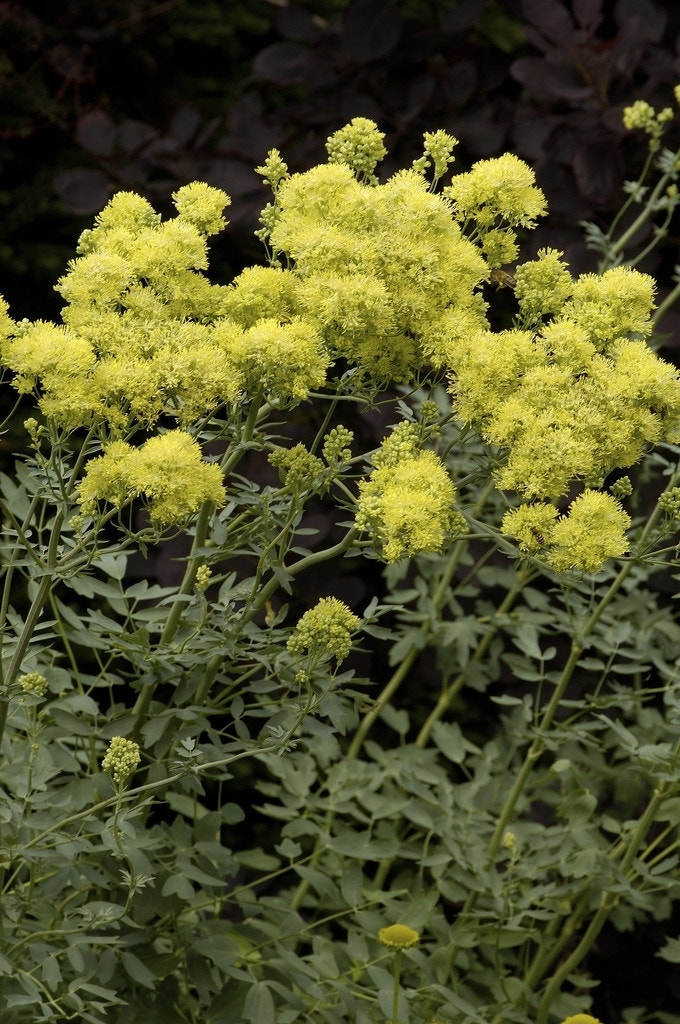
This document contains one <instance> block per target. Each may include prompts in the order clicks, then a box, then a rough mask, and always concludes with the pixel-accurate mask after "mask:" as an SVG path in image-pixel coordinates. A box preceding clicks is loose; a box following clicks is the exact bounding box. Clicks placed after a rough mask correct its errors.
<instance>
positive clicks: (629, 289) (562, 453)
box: [451, 257, 680, 500]
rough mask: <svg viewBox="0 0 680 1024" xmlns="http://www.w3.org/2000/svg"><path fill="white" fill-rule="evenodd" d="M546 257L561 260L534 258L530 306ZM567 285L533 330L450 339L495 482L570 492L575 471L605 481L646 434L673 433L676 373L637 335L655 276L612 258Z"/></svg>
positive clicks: (677, 417)
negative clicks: (613, 264)
mask: <svg viewBox="0 0 680 1024" xmlns="http://www.w3.org/2000/svg"><path fill="white" fill-rule="evenodd" d="M542 268H545V270H546V274H547V278H548V280H549V281H550V282H554V281H555V275H556V270H557V271H559V267H558V266H556V264H555V262H554V260H548V259H546V258H545V257H544V258H542V259H541V260H539V261H537V262H536V263H535V264H534V266H533V268H532V273H531V275H530V278H529V279H527V278H526V277H525V278H524V283H525V285H527V288H526V289H525V292H524V295H525V296H528V298H526V302H527V308H528V309H530V310H536V309H537V308H538V305H539V303H538V302H535V301H534V300H533V299H532V298H531V296H532V295H534V296H535V295H537V294H538V293H539V292H540V289H541V283H540V272H541V269H542ZM520 269H521V268H520ZM518 273H519V271H518ZM520 280H522V277H521V275H520ZM562 297H563V302H562V306H561V308H560V309H559V311H558V312H557V314H556V315H555V316H554V318H553V319H552V320H550V321H549V322H548V323H545V324H543V325H541V326H539V327H538V330H537V331H533V330H510V331H502V332H499V333H496V334H492V333H491V332H484V333H478V334H476V335H474V336H472V337H470V338H469V339H468V340H467V341H464V342H458V343H457V344H456V345H455V346H453V348H452V362H451V366H452V388H453V392H454V396H455V404H456V407H457V410H458V413H459V415H460V417H461V418H462V419H463V420H464V421H465V422H467V423H470V424H471V425H473V426H474V427H475V428H476V429H477V430H478V431H479V432H480V434H481V435H482V436H483V437H484V439H485V440H486V441H487V442H489V443H490V444H492V445H494V446H496V447H497V449H498V451H499V456H500V468H499V470H498V472H497V474H496V478H497V482H498V484H499V486H500V487H502V488H505V489H508V490H516V491H518V492H519V493H520V494H521V495H523V496H524V497H526V498H529V499H531V500H535V499H542V498H557V497H559V496H562V495H565V494H566V493H567V492H568V490H569V487H570V485H571V483H572V482H573V481H574V480H575V479H581V480H584V481H585V482H586V484H587V485H589V486H591V487H600V486H601V485H602V482H603V480H604V478H605V477H606V476H607V475H608V474H609V473H610V472H611V471H612V470H613V469H615V468H617V467H627V466H630V465H633V464H634V463H635V462H636V461H638V459H639V458H640V457H641V455H642V453H643V451H644V449H645V448H646V447H647V446H648V445H649V444H656V443H658V442H660V441H675V440H677V439H678V437H680V380H679V378H678V373H677V371H676V370H675V369H674V368H673V367H672V366H670V365H669V364H668V363H666V362H664V361H663V360H662V359H660V358H659V357H658V356H656V355H655V354H654V352H652V350H651V349H650V348H649V347H648V345H647V344H646V342H645V341H644V335H646V334H648V333H649V332H650V330H651V318H650V312H651V308H652V303H653V281H652V279H651V278H650V277H648V276H647V275H646V274H641V273H639V272H638V271H635V270H630V269H628V268H625V267H617V268H615V269H613V270H609V271H607V272H606V273H605V274H603V275H602V276H597V275H595V274H586V275H583V276H582V277H580V278H579V279H578V280H576V281H574V282H573V284H572V286H571V293H570V294H569V295H568V296H567V289H566V287H564V288H563V290H562Z"/></svg>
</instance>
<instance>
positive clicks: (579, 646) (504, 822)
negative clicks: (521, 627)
mask: <svg viewBox="0 0 680 1024" xmlns="http://www.w3.org/2000/svg"><path fill="white" fill-rule="evenodd" d="M679 477H680V468H678V469H676V470H675V472H674V473H673V475H672V477H671V478H670V480H669V482H668V484H667V485H666V488H665V489H666V490H669V489H670V488H671V487H674V486H675V485H676V482H677V480H678V478H679ZM660 514H661V508H660V507H659V505H658V504H657V506H656V508H655V509H654V510H653V511H652V513H651V515H650V516H649V519H648V520H647V523H646V524H645V527H644V529H643V531H642V533H641V535H640V538H639V544H640V545H642V544H644V541H645V539H646V537H647V536H648V534H649V533H650V532H651V531H652V529H653V527H654V525H655V523H656V520H657V519H658V517H659V516H660ZM634 564H635V563H634V561H633V560H632V559H631V560H630V561H628V562H625V563H624V565H622V566H621V569H620V570H619V572H618V574H617V575H616V577H615V579H614V580H612V583H611V584H610V586H609V588H608V590H607V592H606V593H605V595H604V596H603V598H602V600H601V601H600V603H599V604H598V606H597V608H596V609H595V610H594V611H593V613H592V614H591V616H590V618H589V619H588V620H587V622H586V623H585V625H584V627H583V629H582V631H581V633H580V634H579V636H578V637H575V638H574V639H573V640H572V644H571V650H570V654H569V658H568V660H567V663H566V665H565V666H564V668H563V670H562V673H561V675H560V678H559V680H558V682H557V684H556V686H555V689H554V690H553V694H552V697H551V698H550V701H549V702H548V705H547V707H546V709H545V711H544V712H543V716H542V718H541V721H540V724H539V726H538V735H537V736H536V738H535V739H534V740H533V742H532V743H531V745H530V747H529V749H528V751H527V753H526V756H525V758H524V763H523V764H522V767H521V768H520V771H519V774H518V775H517V778H516V779H515V782H514V783H513V786H512V788H511V790H510V793H509V794H508V796H507V799H506V801H505V803H504V805H503V807H502V809H501V812H500V815H499V818H498V822H497V824H496V828H495V830H494V833H493V835H492V837H491V841H490V843H489V848H488V851H487V865H491V864H492V863H493V860H494V858H495V856H496V854H497V853H498V850H499V847H500V845H501V842H502V839H503V835H504V834H505V831H506V828H507V826H508V823H509V821H510V818H511V817H512V815H513V814H514V811H515V807H516V806H517V802H518V800H519V799H520V797H521V795H522V792H523V791H524V787H525V785H526V782H527V779H528V778H529V775H530V774H531V770H532V768H533V766H534V764H535V762H536V760H537V759H538V758H539V757H540V755H541V753H542V751H543V738H542V734H545V733H546V732H547V731H548V729H549V728H550V727H551V725H552V722H553V719H554V717H555V714H556V713H557V710H558V708H559V705H560V702H561V700H562V697H563V696H564V693H565V691H566V688H567V686H568V684H569V682H570V680H571V677H572V675H573V673H574V670H575V669H576V666H577V664H578V661H579V658H580V655H581V652H582V650H583V640H584V639H585V638H586V637H588V636H589V635H590V633H592V631H593V629H594V628H595V626H596V625H597V623H598V622H599V620H600V618H601V617H602V615H603V614H604V612H605V610H606V608H607V607H608V606H609V604H610V603H611V601H612V600H613V599H614V597H615V596H616V594H617V593H618V591H619V590H620V588H621V586H622V584H623V582H624V580H625V579H626V577H627V576H628V574H629V572H630V571H631V569H632V567H633V565H634ZM478 898H479V893H476V892H472V893H470V895H469V896H468V898H467V900H466V901H465V904H464V905H463V908H462V910H461V917H466V916H468V915H470V914H471V913H472V912H473V910H474V908H475V906H476V904H477V900H478ZM453 955H455V946H454V947H453Z"/></svg>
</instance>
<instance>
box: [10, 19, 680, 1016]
mask: <svg viewBox="0 0 680 1024" xmlns="http://www.w3.org/2000/svg"><path fill="white" fill-rule="evenodd" d="M679 52H680V5H677V4H668V3H661V2H654V0H618V2H617V3H613V4H612V3H605V2H603V0H571V2H569V0H564V2H560V0H508V2H502V0H404V2H397V0H316V2H315V0H297V2H295V0H249V2H247V3H246V2H238V0H98V2H97V3H84V2H82V0H62V2H60V3H59V4H55V3H54V0H25V2H13V0H4V2H0V111H1V116H0V182H1V184H0V281H1V285H0V291H1V292H2V293H3V294H4V296H5V297H6V298H7V300H8V301H9V303H10V309H11V311H12V314H13V315H14V316H15V317H17V318H21V317H30V318H32V319H35V318H37V317H50V318H52V317H57V316H58V313H59V300H58V297H57V295H56V293H55V292H54V291H53V285H54V281H55V280H56V278H57V277H58V276H59V275H60V274H61V273H62V272H63V270H64V268H65V265H66V262H67V260H68V259H69V258H71V257H72V256H73V254H74V246H75V241H76V239H77V237H78V235H79V233H80V231H81V230H82V229H83V228H85V227H87V226H88V225H89V224H90V223H91V220H92V217H93V215H94V214H95V213H96V212H97V211H98V210H99V209H100V208H101V207H102V206H103V204H104V203H105V202H106V201H107V200H108V198H109V197H110V196H111V195H112V194H113V192H115V191H116V190H119V189H133V190H135V191H138V192H141V193H142V194H144V195H146V196H147V197H148V198H149V199H150V200H151V201H152V202H153V203H154V204H155V205H156V206H157V208H159V209H160V210H162V211H164V212H168V211H169V209H170V195H171V193H172V192H173V191H174V190H175V189H176V188H177V187H179V185H181V184H184V183H186V182H188V181H192V180H194V179H201V180H204V181H208V182H210V183H211V184H214V185H218V186H220V187H222V188H224V189H225V190H226V191H227V192H228V193H229V194H230V195H231V197H232V200H233V205H232V207H231V209H230V219H231V227H230V229H229V230H228V231H227V232H226V233H225V235H224V237H223V238H221V239H219V240H218V241H217V242H216V243H215V245H214V247H213V261H212V265H213V272H214V275H215V278H216V279H220V278H221V279H225V280H226V279H228V277H229V275H231V274H233V273H236V272H238V271H239V270H240V269H241V268H242V267H243V266H245V265H247V264H249V263H252V262H253V261H258V260H260V259H261V257H262V253H261V249H260V246H259V243H258V242H257V241H256V240H255V239H254V237H253V231H254V229H255V228H256V226H257V215H258V213H259V210H260V209H261V207H262V205H263V204H264V202H266V198H267V197H266V195H265V194H264V192H263V190H262V188H261V185H260V181H259V179H258V177H257V175H256V174H255V173H254V170H253V167H254V166H255V165H256V164H258V163H260V162H261V161H262V160H263V159H264V157H265V156H266V153H267V151H268V150H269V149H270V148H272V147H274V146H276V147H278V148H279V149H280V150H281V151H282V153H283V155H284V157H285V159H286V160H287V162H288V164H289V166H290V167H291V169H293V170H298V169H304V168H306V167H308V166H310V164H312V163H314V162H317V161H319V160H322V159H324V157H325V150H324V141H325V139H326V138H327V136H328V135H329V134H330V133H331V132H333V131H335V130H336V129H337V128H339V127H341V126H342V125H343V124H344V123H346V122H347V121H348V120H349V119H351V118H352V117H355V116H357V115H363V116H367V117H370V118H373V119H374V120H375V121H376V122H377V123H378V125H379V126H380V128H381V129H382V130H383V131H384V132H385V133H386V135H387V139H386V143H387V146H388V149H389V152H390V155H389V157H388V158H387V160H386V161H385V165H384V172H385V173H386V174H387V173H390V172H391V171H392V170H394V169H395V168H396V167H397V166H403V165H404V164H407V163H409V162H410V161H411V160H412V159H413V158H414V157H416V156H418V155H419V153H420V145H421V140H422V133H423V132H424V131H427V130H433V129H437V128H444V129H446V130H448V131H450V132H451V133H452V134H454V135H455V136H456V137H457V138H458V139H459V140H460V146H459V147H458V149H457V151H456V155H457V165H456V166H457V167H458V168H459V169H467V167H469V166H470V164H471V163H473V162H474V161H475V160H477V159H480V158H485V157H491V156H496V155H498V154H500V153H502V152H504V151H506V150H510V151H513V152H515V153H517V154H518V155H519V156H521V157H523V158H524V159H525V160H527V161H528V162H529V163H530V164H531V165H532V166H533V167H534V168H535V170H536V173H537V176H538V180H539V184H540V185H541V186H542V188H543V189H544V191H545V192H546V195H547V197H548V202H549V209H550V218H549V221H548V222H547V224H546V225H543V226H541V227H540V228H539V229H538V230H537V231H536V232H535V233H534V234H533V235H532V237H531V239H530V240H529V241H528V242H527V247H526V250H525V253H524V255H526V256H530V255H533V253H534V252H535V250H536V249H537V248H539V247H541V246H543V245H547V244H549V245H551V246H553V247H557V248H561V249H563V250H564V252H565V254H566V256H567V258H568V259H569V261H570V263H571V265H572V267H573V268H574V270H575V271H581V270H586V269H592V268H593V267H594V266H595V263H596V259H595V256H594V254H593V253H591V252H589V251H588V250H587V249H586V247H585V245H584V242H583V232H582V229H581V227H580V224H579V222H580V221H581V220H592V221H595V222H596V223H598V224H599V225H600V226H602V227H606V226H607V224H608V223H609V221H610V219H611V217H612V216H613V214H614V212H615V211H616V210H617V208H618V207H619V205H620V202H621V195H622V193H621V188H622V185H623V182H624V179H625V178H632V177H634V176H635V174H636V172H637V171H638V169H639V168H640V166H641V165H642V161H643V159H644V155H645V145H646V144H645V140H644V139H643V138H641V137H639V136H636V135H630V134H628V133H626V132H624V130H623V127H622V124H621V112H622V109H623V107H624V106H625V105H627V104H628V103H630V102H632V101H633V100H634V99H637V98H642V99H646V100H648V101H649V102H651V103H652V104H655V105H656V106H659V107H661V106H666V105H671V104H672V102H673V98H672V89H673V86H674V85H675V84H676V83H677V82H680V58H679V57H678V53H679ZM679 135H680V133H678V131H677V130H676V129H673V130H672V132H671V134H670V135H669V145H678V143H679V142H680V139H679V138H678V136H679ZM673 227H674V228H675V230H671V233H670V235H669V236H668V237H667V239H666V240H665V242H664V244H663V245H662V246H661V247H660V249H659V250H657V254H656V255H655V257H654V258H653V259H652V260H651V261H649V262H648V263H646V264H644V265H643V267H642V269H646V270H649V271H650V272H653V273H654V274H655V275H656V276H657V279H658V280H659V283H660V295H661V296H663V292H664V289H667V288H668V286H669V285H670V275H671V273H672V270H673V265H674V263H675V261H676V257H675V250H677V242H678V238H677V225H675V226H673V225H672V228H673ZM643 243H644V239H640V244H643ZM679 326H680V320H679V319H678V318H677V317H676V316H675V315H674V314H672V313H671V314H669V315H667V316H666V318H665V319H664V321H663V323H662V330H664V331H665V332H666V333H667V334H668V339H667V343H666V347H667V352H669V353H670V354H671V356H672V357H675V356H676V355H677V353H676V352H675V351H674V350H675V346H676V344H677V339H676V335H677V334H680V331H679V330H678V327H679ZM367 429H368V430H369V431H370V429H371V428H370V426H369V427H367ZM318 518H319V519H320V520H323V518H324V513H323V510H320V511H319V512H318ZM146 568H147V570H148V566H147V567H146ZM162 571H163V570H162V567H160V568H159V569H158V574H159V575H162ZM374 582H375V581H374ZM353 586H355V587H359V589H361V583H360V581H357V580H354V583H353ZM340 596H344V595H340ZM355 596H356V595H355ZM651 927H652V926H650V929H647V930H645V929H643V930H642V932H643V933H642V934H636V935H620V934H619V933H617V932H614V931H613V930H612V931H608V932H606V933H605V934H604V935H603V937H602V939H601V941H600V944H599V947H598V951H597V954H596V957H595V958H594V960H593V967H594V971H595V974H596V976H600V977H603V978H604V983H603V985H602V986H601V987H600V989H599V990H598V993H597V996H596V999H597V1005H596V1011H597V1012H598V1013H599V1014H600V1015H601V1017H602V1019H603V1020H605V1021H612V1022H613V1021H614V1020H617V1019H618V1017H619V1013H620V1010H621V1008H622V1007H625V1006H629V1005H645V1006H648V1007H649V1008H650V1009H652V1010H654V1009H665V1010H670V1009H677V1006H678V1004H679V1003H680V991H678V988H677V981H676V980H674V979H673V977H672V971H671V969H670V966H669V965H667V964H664V963H662V962H661V961H658V973H656V975H655V976H654V977H652V976H650V973H654V972H650V971H649V970H647V975H646V976H645V977H640V975H639V971H638V970H637V968H636V967H635V965H636V964H639V963H644V964H645V965H646V967H647V968H649V957H648V956H647V955H646V950H647V949H648V948H657V947H658V945H659V942H660V935H659V934H653V935H652V934H651ZM655 927H656V930H657V931H658V932H663V931H664V930H665V929H666V928H667V925H659V926H655ZM671 931H672V929H671ZM598 958H599V961H601V962H597V963H595V960H596V959H598Z"/></svg>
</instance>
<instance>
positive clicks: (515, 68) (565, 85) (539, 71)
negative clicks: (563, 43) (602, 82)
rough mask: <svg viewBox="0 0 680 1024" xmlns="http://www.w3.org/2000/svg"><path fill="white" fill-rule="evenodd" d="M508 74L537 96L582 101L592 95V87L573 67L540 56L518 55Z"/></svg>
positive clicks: (572, 101) (575, 101) (573, 101)
mask: <svg viewBox="0 0 680 1024" xmlns="http://www.w3.org/2000/svg"><path fill="white" fill-rule="evenodd" d="M510 74H511V75H512V77H513V78H516V79H517V81H518V82H522V84H523V85H525V86H526V87H527V89H529V90H530V92H532V93H533V94H534V96H536V97H539V98H545V97H549V98H550V99H557V100H566V101H568V102H570V103H582V102H583V101H584V100H587V99H589V98H590V97H591V96H592V88H591V87H590V86H589V85H587V84H585V83H584V81H583V79H582V78H581V76H580V75H579V74H578V72H577V71H576V69H575V68H572V67H570V66H569V65H567V64H555V63H551V62H549V61H547V60H544V59H543V58H541V57H520V58H519V60H516V61H513V63H512V64H511V66H510Z"/></svg>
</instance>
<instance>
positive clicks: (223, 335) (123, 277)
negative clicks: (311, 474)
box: [0, 182, 330, 433]
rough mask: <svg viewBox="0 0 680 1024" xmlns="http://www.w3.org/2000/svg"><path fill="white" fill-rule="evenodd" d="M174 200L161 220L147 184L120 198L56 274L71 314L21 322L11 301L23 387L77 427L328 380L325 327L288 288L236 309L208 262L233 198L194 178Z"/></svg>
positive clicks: (6, 342) (152, 416)
mask: <svg viewBox="0 0 680 1024" xmlns="http://www.w3.org/2000/svg"><path fill="white" fill-rule="evenodd" d="M173 199H174V203H175V207H176V209H177V216H176V217H175V218H173V219H171V220H168V221H166V222H164V223H162V222H161V220H160V217H159V216H158V215H157V214H156V213H155V212H154V211H153V209H152V207H151V206H150V204H149V203H148V202H147V201H146V200H145V199H143V198H142V197H141V196H138V195H135V194H134V193H130V192H121V193H118V194H117V195H116V196H114V197H113V199H112V200H111V201H110V202H109V203H108V205H107V206H106V207H105V209H104V210H103V211H102V213H101V214H100V215H99V216H98V217H97V219H96V222H95V226H94V228H93V229H92V230H89V231H85V232H83V234H82V236H81V238H80V242H79V253H80V255H79V257H78V258H77V259H75V260H73V261H71V263H70V264H69V267H68V272H67V273H66V274H65V275H64V277H62V278H61V280H60V281H59V284H58V286H57V287H58V290H59V291H60V292H61V295H62V296H63V298H64V299H65V300H66V303H67V305H66V307H65V308H64V310H63V312H62V318H63V321H64V322H63V324H61V325H56V324H52V323H43V322H40V321H38V322H36V323H32V324H31V323H22V324H19V325H13V324H12V322H11V320H9V317H8V316H7V315H6V307H3V309H2V310H0V333H1V334H2V337H1V338H0V357H1V359H2V361H3V363H4V364H5V365H6V366H8V367H9V368H10V369H11V370H13V371H14V374H15V378H14V386H15V387H16V388H17V390H19V391H20V392H22V393H26V392H30V391H33V390H35V391H36V393H37V395H38V399H39V406H40V408H41V411H42V412H43V414H44V415H45V416H47V417H49V418H51V419H53V420H54V421H55V422H56V423H57V424H59V425H60V426H62V427H65V428H66V429H71V428H74V427H78V426H82V425H89V424H90V423H91V422H93V421H94V422H99V421H103V422H104V423H106V424H107V425H108V428H109V429H110V430H111V431H113V432H114V433H117V432H119V433H125V432H126V431H128V430H129V429H131V428H134V427H136V426H139V425H141V426H144V427H147V428H148V427H153V425H154V424H155V423H156V421H157V420H158V418H159V417H160V416H161V415H165V416H168V415H169V416H173V417H175V418H176V419H177V420H178V422H179V423H180V424H181V425H188V424H190V423H193V422H195V421H196V420H197V419H198V418H199V417H201V416H203V415H204V414H206V413H208V412H210V411H211V410H212V409H214V408H216V407H218V406H219V405H220V404H221V403H223V402H227V403H233V402H236V401H240V400H246V399H247V398H248V397H249V396H250V395H252V394H261V393H263V392H264V393H266V394H268V395H273V396H274V397H275V398H276V399H278V400H283V401H289V400H299V399H301V398H305V397H306V396H307V394H308V392H309V389H310V388H312V387H318V386H320V385H322V384H323V383H324V382H325V379H326V369H327V367H328V365H329V362H330V358H329V356H328V354H327V353H326V352H325V351H324V350H323V349H322V344H321V338H320V335H319V332H318V329H317V328H316V326H315V325H314V324H313V323H311V322H308V321H304V320H303V319H302V318H300V317H295V316H292V315H289V313H288V304H287V303H286V302H285V301H281V299H282V298H283V296H282V295H281V294H279V292H278V291H277V290H276V289H274V290H273V298H270V301H269V302H268V303H266V302H263V301H262V297H263V291H262V289H258V290H257V296H256V298H255V302H254V305H253V308H252V309H251V310H250V315H248V316H246V317H238V316H236V317H232V316H230V312H231V311H230V305H229V302H228V301H227V299H228V298H229V299H231V298H233V289H232V288H230V287H228V286H220V285H212V284H211V283H210V282H209V281H208V280H207V278H206V277H205V276H204V275H203V273H202V271H204V270H205V269H206V268H207V266H208V257H207V243H208V238H209V236H210V235H212V234H214V233H215V232H217V231H220V230H221V229H222V228H223V227H224V225H225V223H226V221H225V218H224V216H223V210H224V208H225V206H226V205H227V204H228V203H229V197H228V196H227V195H226V194H225V193H224V192H222V191H221V190H219V189H216V188H212V187H211V186H209V185H206V184H204V183H202V182H193V183H192V184H190V185H186V186H184V187H182V188H180V189H179V190H178V191H177V192H176V193H175V194H174V196H173ZM260 269H262V270H264V268H260ZM283 279H284V274H283V272H281V273H280V274H279V280H283ZM265 293H266V289H265ZM243 300H244V296H243V295H242V301H243ZM245 301H246V302H247V291H246V295H245Z"/></svg>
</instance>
